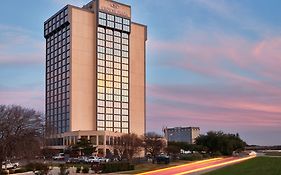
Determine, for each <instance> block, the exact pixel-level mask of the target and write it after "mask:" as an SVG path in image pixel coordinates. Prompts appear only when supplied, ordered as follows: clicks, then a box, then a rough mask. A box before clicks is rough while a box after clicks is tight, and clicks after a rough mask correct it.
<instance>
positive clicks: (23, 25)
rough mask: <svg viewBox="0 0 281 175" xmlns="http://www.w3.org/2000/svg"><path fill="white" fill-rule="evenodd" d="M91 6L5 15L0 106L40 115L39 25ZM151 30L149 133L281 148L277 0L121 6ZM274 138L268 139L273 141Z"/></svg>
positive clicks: (72, 0)
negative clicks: (235, 136) (181, 132)
mask: <svg viewBox="0 0 281 175" xmlns="http://www.w3.org/2000/svg"><path fill="white" fill-rule="evenodd" d="M87 2H88V1H87V0H40V1H35V0H25V1H21V0H9V1H5V2H3V3H2V4H1V6H0V13H1V14H0V103H1V104H20V105H24V106H26V107H32V108H35V109H37V110H39V111H44V70H45V69H44V59H45V58H44V53H45V50H44V45H45V41H44V37H43V23H44V21H45V20H46V19H47V18H48V17H50V16H51V15H52V14H54V13H55V12H57V11H58V10H59V9H61V8H62V7H64V6H65V5H66V4H72V5H77V6H82V5H83V4H86V3H87ZM120 2H123V3H127V4H130V5H131V6H132V15H133V20H134V21H135V22H139V23H142V24H146V25H147V26H148V41H147V95H148V97H147V99H148V100H147V129H148V130H149V131H157V132H161V128H162V127H164V126H170V127H171V126H200V127H201V130H202V131H203V132H206V131H208V130H223V131H225V132H239V133H240V135H241V136H242V138H243V139H245V140H246V141H247V142H248V143H249V144H262V145H270V144H281V137H280V133H281V78H280V76H279V75H280V74H281V69H280V65H281V56H280V55H281V23H280V22H279V21H280V19H281V11H280V6H281V1H279V0H268V1H264V0H177V1H168V0H153V1H151V0H141V1H139V0H120ZM269 135H270V137H269Z"/></svg>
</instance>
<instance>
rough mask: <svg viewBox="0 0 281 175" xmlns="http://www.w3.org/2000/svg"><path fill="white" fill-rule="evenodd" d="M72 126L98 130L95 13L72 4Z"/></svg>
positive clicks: (72, 128) (72, 129) (77, 128)
mask: <svg viewBox="0 0 281 175" xmlns="http://www.w3.org/2000/svg"><path fill="white" fill-rule="evenodd" d="M70 14H71V18H70V24H71V86H70V91H71V93H70V97H71V100H70V102H71V113H70V117H71V118H70V129H71V131H78V130H96V117H95V116H96V100H95V94H96V72H95V67H96V61H95V60H96V47H95V46H96V14H95V13H92V12H87V11H85V10H81V9H78V8H75V7H71V8H70Z"/></svg>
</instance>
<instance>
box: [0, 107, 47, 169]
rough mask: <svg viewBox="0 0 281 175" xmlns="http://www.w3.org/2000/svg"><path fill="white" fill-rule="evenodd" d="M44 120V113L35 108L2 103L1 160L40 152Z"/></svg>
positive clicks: (0, 115)
mask: <svg viewBox="0 0 281 175" xmlns="http://www.w3.org/2000/svg"><path fill="white" fill-rule="evenodd" d="M42 121H43V120H42V115H41V114H39V113H38V112H36V111H35V110H33V109H27V108H23V107H21V106H5V105H0V162H3V161H5V160H7V159H11V158H13V157H31V156H35V155H36V154H37V153H39V152H40V145H41V141H42V132H43V127H44V125H43V122H42ZM1 171H2V166H1V167H0V172H1Z"/></svg>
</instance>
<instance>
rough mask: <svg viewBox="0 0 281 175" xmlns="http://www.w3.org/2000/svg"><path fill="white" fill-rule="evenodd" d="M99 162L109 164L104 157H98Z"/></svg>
mask: <svg viewBox="0 0 281 175" xmlns="http://www.w3.org/2000/svg"><path fill="white" fill-rule="evenodd" d="M98 159H99V162H100V163H102V162H109V159H107V158H104V157H99V158H98Z"/></svg>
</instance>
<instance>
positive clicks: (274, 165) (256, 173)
mask: <svg viewBox="0 0 281 175" xmlns="http://www.w3.org/2000/svg"><path fill="white" fill-rule="evenodd" d="M205 175H281V157H280V158H279V157H257V158H254V159H250V160H247V161H245V162H242V163H239V164H235V165H231V166H227V167H224V168H221V169H218V170H215V171H212V172H209V173H206V174H205Z"/></svg>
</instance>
